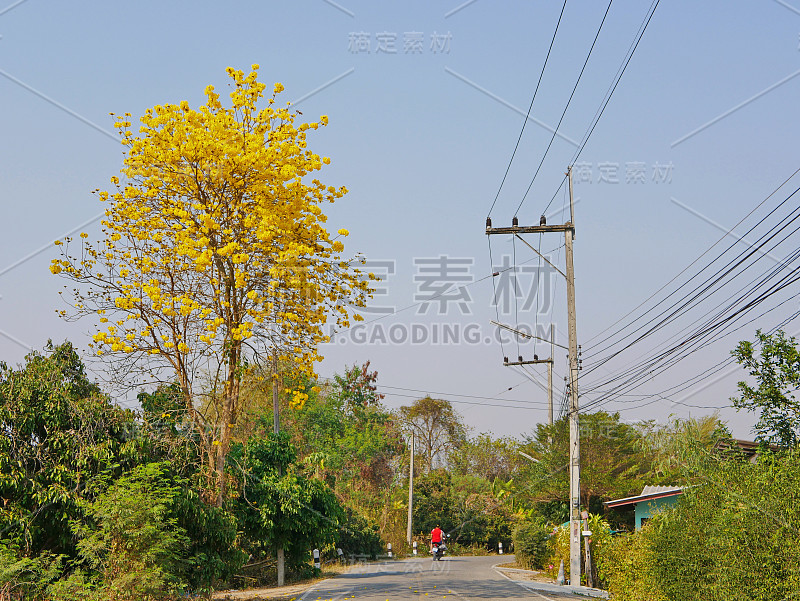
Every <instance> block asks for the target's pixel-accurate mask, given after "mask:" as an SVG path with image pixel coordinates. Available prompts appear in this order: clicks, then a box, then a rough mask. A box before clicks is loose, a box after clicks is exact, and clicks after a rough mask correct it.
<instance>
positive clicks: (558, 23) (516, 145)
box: [488, 0, 567, 215]
mask: <svg viewBox="0 0 800 601" xmlns="http://www.w3.org/2000/svg"><path fill="white" fill-rule="evenodd" d="M566 7H567V0H564V4H563V5H562V6H561V13H560V14H559V15H558V22H557V23H556V29H555V31H554V32H553V38H552V39H551V40H550V47H549V48H548V49H547V56H545V58H544V63H543V64H542V71H541V73H539V80H538V81H537V82H536V89H535V90H534V91H533V97H532V98H531V103H530V106H528V112H527V113H526V115H525V119H524V120H523V121H522V129H520V132H519V137H518V138H517V143H516V144H515V145H514V152H512V153H511V158H510V159H509V161H508V166H507V167H506V172H505V173H504V174H503V179H502V180H501V181H500V187H499V188H498V189H497V194H495V197H494V201H493V202H492V206H490V207H489V213H488V214H489V215H491V214H492V209H494V205H495V204H497V199H498V198H500V191H501V190H502V189H503V184H505V183H506V178H507V177H508V172H509V170H510V169H511V163H513V162H514V157H515V156H516V154H517V149H518V148H519V143H520V141H521V140H522V134H523V133H524V132H525V126H526V125H527V124H528V119H529V117H530V114H531V110H533V102H534V100H536V94H537V93H538V92H539V85H540V84H541V83H542V77H543V76H544V70H545V68H546V67H547V61H548V60H549V59H550V51H551V50H552V49H553V44H554V43H555V41H556V35H557V34H558V28H559V26H560V25H561V17H563V16H564V9H565V8H566Z"/></svg>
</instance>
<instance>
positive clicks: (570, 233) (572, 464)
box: [564, 166, 581, 585]
mask: <svg viewBox="0 0 800 601" xmlns="http://www.w3.org/2000/svg"><path fill="white" fill-rule="evenodd" d="M567 177H568V178H569V215H570V223H569V226H570V227H569V228H567V229H566V230H564V249H565V252H564V256H565V259H566V262H567V320H568V322H569V324H568V327H569V390H570V394H571V397H572V403H571V406H570V412H569V521H570V537H569V583H570V584H572V585H580V583H581V528H580V509H581V440H580V427H579V424H578V330H577V326H576V324H575V271H574V268H573V265H572V241H573V239H574V238H575V203H574V201H573V196H572V167H571V166H570V167H568V168H567Z"/></svg>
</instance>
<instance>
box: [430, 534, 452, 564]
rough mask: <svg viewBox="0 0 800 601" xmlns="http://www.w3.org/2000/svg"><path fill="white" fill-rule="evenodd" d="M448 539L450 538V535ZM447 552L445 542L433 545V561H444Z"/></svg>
mask: <svg viewBox="0 0 800 601" xmlns="http://www.w3.org/2000/svg"><path fill="white" fill-rule="evenodd" d="M447 537H448V538H449V537H450V535H449V534H448V535H447ZM445 551H447V545H446V544H444V540H443V541H442V542H440V543H433V545H432V546H431V555H433V561H439V560H440V559H442V557H444V553H445Z"/></svg>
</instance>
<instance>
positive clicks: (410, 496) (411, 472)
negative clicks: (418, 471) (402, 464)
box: [406, 430, 414, 545]
mask: <svg viewBox="0 0 800 601" xmlns="http://www.w3.org/2000/svg"><path fill="white" fill-rule="evenodd" d="M413 513H414V430H411V462H410V465H409V468H408V527H407V528H406V540H408V544H409V545H410V544H411V538H412V531H413V530H412V522H411V516H412V515H413Z"/></svg>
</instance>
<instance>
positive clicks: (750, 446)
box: [714, 438, 780, 463]
mask: <svg viewBox="0 0 800 601" xmlns="http://www.w3.org/2000/svg"><path fill="white" fill-rule="evenodd" d="M765 447H766V448H768V449H769V450H771V451H772V452H773V453H777V452H778V451H780V447H778V446H776V445H774V444H771V445H765ZM714 450H715V451H716V452H717V453H718V454H719V455H722V456H723V457H724V456H728V457H743V458H744V459H745V460H747V461H749V462H750V463H757V462H758V455H759V453H760V451H761V450H762V446H761V445H760V444H759V443H757V442H753V441H752V440H740V439H738V438H734V439H732V440H719V441H717V442H716V443H715V444H714Z"/></svg>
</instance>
